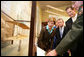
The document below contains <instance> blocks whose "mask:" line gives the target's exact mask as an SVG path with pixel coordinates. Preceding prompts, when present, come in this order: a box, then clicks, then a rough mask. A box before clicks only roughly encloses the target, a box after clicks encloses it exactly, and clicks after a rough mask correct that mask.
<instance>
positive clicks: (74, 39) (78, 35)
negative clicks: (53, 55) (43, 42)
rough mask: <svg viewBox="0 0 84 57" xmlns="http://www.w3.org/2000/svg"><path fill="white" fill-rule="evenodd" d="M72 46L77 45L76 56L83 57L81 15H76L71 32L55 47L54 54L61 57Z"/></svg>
mask: <svg viewBox="0 0 84 57" xmlns="http://www.w3.org/2000/svg"><path fill="white" fill-rule="evenodd" d="M74 44H77V45H78V46H77V49H76V51H77V56H78V55H79V56H83V54H84V50H83V49H84V47H83V46H84V45H83V14H81V15H78V17H77V20H76V21H75V22H74V23H73V25H72V28H71V30H70V31H69V32H68V33H67V35H66V36H65V37H64V38H63V39H62V41H61V42H60V43H59V45H58V46H57V47H56V52H57V53H58V54H59V55H62V54H63V53H64V52H65V51H67V50H68V49H70V48H71V47H72V46H74Z"/></svg>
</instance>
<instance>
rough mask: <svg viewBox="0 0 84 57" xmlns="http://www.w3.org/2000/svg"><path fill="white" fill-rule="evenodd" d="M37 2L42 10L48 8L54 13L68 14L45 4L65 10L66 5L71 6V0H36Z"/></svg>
mask: <svg viewBox="0 0 84 57" xmlns="http://www.w3.org/2000/svg"><path fill="white" fill-rule="evenodd" d="M38 2H39V5H40V8H41V9H42V11H45V10H47V9H49V10H51V11H53V12H54V13H58V14H61V15H65V16H68V15H67V14H66V12H61V11H59V10H54V9H52V8H48V7H46V5H50V6H53V7H55V8H58V9H61V10H63V11H65V9H66V7H68V6H71V4H72V3H71V1H38Z"/></svg>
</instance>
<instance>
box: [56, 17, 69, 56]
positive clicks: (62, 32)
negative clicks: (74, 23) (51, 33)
mask: <svg viewBox="0 0 84 57" xmlns="http://www.w3.org/2000/svg"><path fill="white" fill-rule="evenodd" d="M57 23H58V28H56V31H55V37H56V44H55V47H56V46H57V45H58V44H59V43H60V41H61V40H62V39H63V37H64V36H65V35H66V33H67V27H66V26H64V20H63V19H62V18H59V19H58V20H57ZM63 56H69V54H68V52H66V53H64V54H63Z"/></svg>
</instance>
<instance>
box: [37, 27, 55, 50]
mask: <svg viewBox="0 0 84 57" xmlns="http://www.w3.org/2000/svg"><path fill="white" fill-rule="evenodd" d="M54 32H55V28H54V30H53V32H52V33H51V34H50V33H49V32H48V30H47V29H46V27H43V28H42V30H41V32H40V35H39V37H38V42H37V44H38V47H40V48H41V49H43V50H45V51H48V50H49V49H52V46H53V40H54V39H53V38H54V35H55V33H54Z"/></svg>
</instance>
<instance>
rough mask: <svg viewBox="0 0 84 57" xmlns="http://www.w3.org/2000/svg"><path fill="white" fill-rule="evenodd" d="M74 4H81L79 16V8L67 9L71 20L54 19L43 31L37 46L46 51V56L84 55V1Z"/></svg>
mask: <svg viewBox="0 0 84 57" xmlns="http://www.w3.org/2000/svg"><path fill="white" fill-rule="evenodd" d="M73 3H74V4H75V5H77V4H76V3H80V5H79V6H78V7H79V10H78V14H77V13H76V12H75V9H76V8H77V7H75V6H70V7H67V8H66V9H65V10H66V13H67V14H68V15H69V16H70V18H69V19H68V20H67V21H66V22H64V20H63V19H62V18H59V19H57V20H56V19H55V18H53V17H52V18H49V19H48V23H47V26H45V27H43V28H42V29H41V32H40V35H39V37H38V42H37V44H38V47H40V48H41V49H43V50H45V51H46V56H57V55H58V56H77V55H81V56H82V55H83V10H82V9H83V1H74V2H73ZM77 9H78V8H77ZM64 23H65V25H64ZM78 37H79V38H78ZM80 48H81V49H80Z"/></svg>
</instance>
